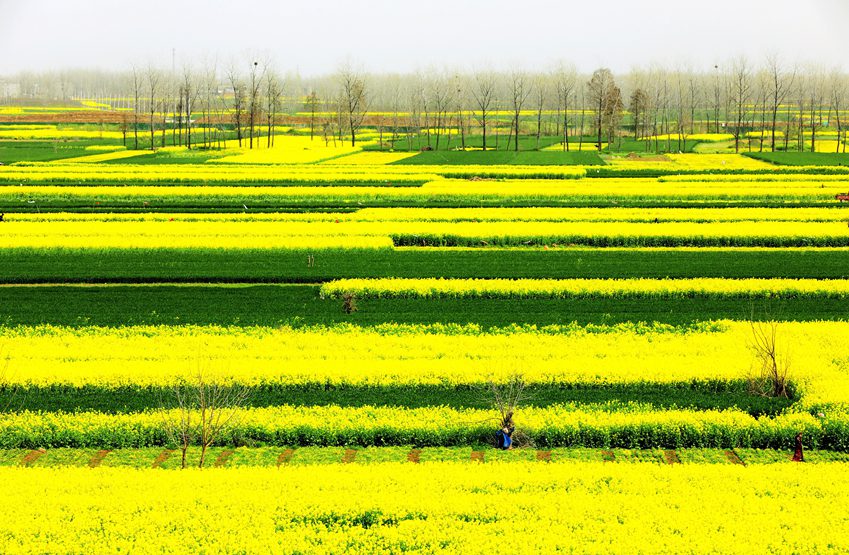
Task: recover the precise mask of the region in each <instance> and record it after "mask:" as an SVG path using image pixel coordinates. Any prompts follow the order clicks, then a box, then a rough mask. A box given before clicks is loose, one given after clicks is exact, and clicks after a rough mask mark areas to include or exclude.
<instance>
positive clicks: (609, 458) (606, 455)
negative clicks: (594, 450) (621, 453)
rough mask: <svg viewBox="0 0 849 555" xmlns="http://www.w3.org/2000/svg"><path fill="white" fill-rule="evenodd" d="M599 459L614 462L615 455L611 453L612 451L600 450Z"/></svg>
mask: <svg viewBox="0 0 849 555" xmlns="http://www.w3.org/2000/svg"><path fill="white" fill-rule="evenodd" d="M601 459H602V460H603V461H604V462H616V455H614V454H613V451H602V452H601Z"/></svg>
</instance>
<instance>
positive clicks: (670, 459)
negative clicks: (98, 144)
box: [663, 449, 681, 464]
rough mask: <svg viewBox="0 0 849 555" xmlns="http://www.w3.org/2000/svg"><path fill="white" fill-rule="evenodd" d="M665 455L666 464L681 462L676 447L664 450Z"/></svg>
mask: <svg viewBox="0 0 849 555" xmlns="http://www.w3.org/2000/svg"><path fill="white" fill-rule="evenodd" d="M663 456H664V457H666V464H681V457H679V456H678V453H676V452H675V449H670V450H668V451H664V452H663Z"/></svg>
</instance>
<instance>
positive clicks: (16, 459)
mask: <svg viewBox="0 0 849 555" xmlns="http://www.w3.org/2000/svg"><path fill="white" fill-rule="evenodd" d="M33 451H34V450H32V449H0V467H14V466H23V467H30V468H51V467H52V468H58V467H75V466H76V467H91V468H137V469H147V468H159V469H163V470H175V469H178V468H180V467H181V466H182V465H181V453H180V451H179V450H171V449H162V448H161V447H142V448H138V449H110V450H106V449H104V450H100V449H74V448H63V447H59V448H55V449H39V450H35V452H33ZM791 455H792V452H791V451H789V450H784V449H745V448H738V449H734V450H733V451H732V450H725V449H701V448H695V449H675V450H664V449H596V448H583V447H562V448H558V447H555V448H552V449H534V448H520V449H512V450H509V451H502V450H497V449H493V448H491V447H490V446H488V445H477V446H464V447H424V448H416V447H412V446H410V445H403V446H393V447H360V448H356V447H355V448H351V447H289V448H286V447H236V448H227V447H211V448H209V449H208V450H207V453H206V456H205V458H204V468H231V469H246V468H255V467H276V468H280V469H281V471H282V472H285V471H286V470H288V469H291V468H296V467H300V466H306V465H338V464H340V463H342V464H353V465H357V466H360V465H379V464H385V463H401V464H435V463H447V462H453V463H467V464H497V463H523V464H527V463H537V464H543V465H546V464H556V463H561V462H566V461H569V462H575V463H577V462H581V463H598V462H612V463H619V464H640V463H654V464H659V465H670V464H683V465H687V466H691V465H733V464H737V465H739V464H743V465H773V464H781V465H787V464H793V462H792V461H791ZM186 462H187V467H190V468H194V467H198V466H199V464H200V452H199V450H197V449H191V448H190V449H189V450H188V452H187V453H186ZM805 462H807V463H814V464H823V463H835V462H844V463H845V462H849V453H841V452H839V451H825V450H819V449H816V450H808V449H806V450H805Z"/></svg>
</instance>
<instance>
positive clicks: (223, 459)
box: [212, 449, 233, 467]
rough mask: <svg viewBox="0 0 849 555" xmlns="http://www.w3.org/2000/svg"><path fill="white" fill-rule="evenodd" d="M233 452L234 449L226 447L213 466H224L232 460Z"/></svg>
mask: <svg viewBox="0 0 849 555" xmlns="http://www.w3.org/2000/svg"><path fill="white" fill-rule="evenodd" d="M232 454H233V451H232V450H230V449H225V450H224V451H221V452H220V453H219V454H218V458H217V459H215V464H213V465H212V466H216V467H222V466H225V465H226V464H227V461H229V460H230V456H231V455H232Z"/></svg>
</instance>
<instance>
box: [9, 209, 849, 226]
mask: <svg viewBox="0 0 849 555" xmlns="http://www.w3.org/2000/svg"><path fill="white" fill-rule="evenodd" d="M847 218H849V211H847V210H845V209H844V208H842V207H839V206H835V207H828V208H616V207H607V208H554V207H548V208H364V209H353V210H351V211H339V212H244V211H243V212H240V213H233V212H230V213H216V212H208V213H196V212H195V213H162V212H148V213H144V212H139V213H113V212H99V213H80V212H51V213H37V212H36V213H32V212H22V213H15V214H6V217H5V219H4V222H15V223H18V222H43V223H52V222H90V223H94V222H166V221H168V222H215V223H224V224H226V223H230V222H275V223H299V222H300V223H337V221H338V222H339V223H346V224H347V223H352V222H396V223H402V222H404V223H406V222H448V223H462V222H465V223H482V222H533V223H539V222H547V223H548V222H555V223H557V222H559V223H575V222H633V223H653V224H656V223H666V222H694V223H709V222H772V221H776V222H844V223H845V222H846V220H847Z"/></svg>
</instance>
